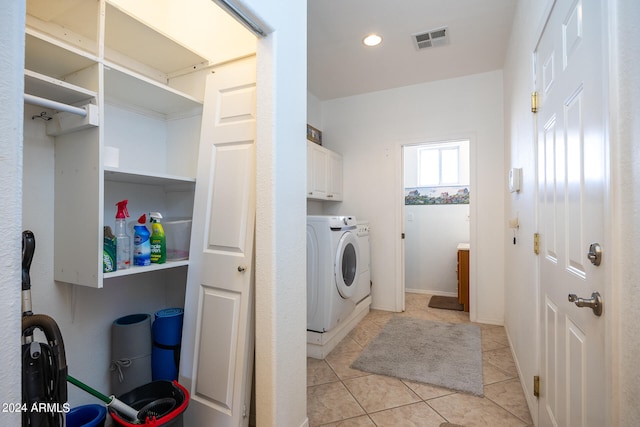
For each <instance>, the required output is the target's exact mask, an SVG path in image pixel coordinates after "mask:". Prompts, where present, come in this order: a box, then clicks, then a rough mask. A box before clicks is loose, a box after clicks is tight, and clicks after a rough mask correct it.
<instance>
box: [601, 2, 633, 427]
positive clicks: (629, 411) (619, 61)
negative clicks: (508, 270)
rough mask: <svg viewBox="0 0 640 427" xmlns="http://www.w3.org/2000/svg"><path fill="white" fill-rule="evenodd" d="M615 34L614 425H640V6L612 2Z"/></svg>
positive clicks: (613, 30) (612, 123) (612, 159)
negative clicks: (639, 47)
mask: <svg viewBox="0 0 640 427" xmlns="http://www.w3.org/2000/svg"><path fill="white" fill-rule="evenodd" d="M608 6H609V10H608V12H609V14H610V21H609V26H610V29H611V33H610V34H611V37H612V40H611V44H610V49H611V60H610V61H609V63H610V64H611V68H610V73H611V86H610V90H611V100H610V104H611V109H612V111H611V114H610V119H611V126H612V131H611V163H612V165H611V173H612V177H613V224H614V230H613V232H614V247H613V248H612V256H611V259H612V262H613V266H614V268H613V271H614V274H613V277H612V283H613V292H612V296H611V301H610V306H609V312H610V313H611V318H612V322H611V326H612V329H613V330H614V334H613V337H612V340H611V341H610V342H609V343H607V345H608V347H610V348H612V355H611V365H612V366H611V369H612V375H613V385H612V387H611V393H610V394H611V395H612V396H613V398H614V402H613V405H612V407H611V415H612V424H611V425H619V426H625V427H627V426H628V427H631V426H637V425H640V406H639V405H638V395H640V367H639V366H638V354H640V328H638V319H640V307H639V306H638V304H637V301H638V300H640V287H639V286H638V284H639V283H640V269H638V262H637V260H638V259H640V247H639V245H638V240H640V197H638V185H640V169H639V168H638V165H640V104H639V103H638V99H640V51H639V50H638V39H639V38H640V26H638V21H640V3H638V2H636V1H633V0H613V1H610V2H608Z"/></svg>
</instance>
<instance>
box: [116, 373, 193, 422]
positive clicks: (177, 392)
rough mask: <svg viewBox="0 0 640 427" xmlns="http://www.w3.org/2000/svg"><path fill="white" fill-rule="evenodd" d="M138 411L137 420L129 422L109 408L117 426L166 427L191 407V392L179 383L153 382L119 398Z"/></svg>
mask: <svg viewBox="0 0 640 427" xmlns="http://www.w3.org/2000/svg"><path fill="white" fill-rule="evenodd" d="M118 400H120V401H121V402H123V403H125V404H126V405H129V406H131V407H132V408H134V409H135V410H137V411H138V419H137V420H128V418H127V417H125V416H124V415H122V414H121V413H119V412H118V410H117V409H115V408H112V407H109V414H110V415H111V418H113V421H114V422H115V425H116V426H124V427H129V426H140V425H144V426H165V425H169V423H171V422H172V421H174V420H175V419H176V418H177V417H178V416H180V415H181V414H182V413H183V412H184V411H185V409H187V406H188V405H189V392H187V390H186V389H185V388H184V387H183V386H182V385H180V384H179V383H178V382H177V381H173V382H171V381H153V382H150V383H148V384H145V385H143V386H140V387H138V388H136V389H134V390H131V391H130V392H128V393H125V394H123V395H122V396H120V397H118Z"/></svg>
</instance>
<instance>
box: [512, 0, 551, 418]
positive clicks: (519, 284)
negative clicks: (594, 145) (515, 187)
mask: <svg viewBox="0 0 640 427" xmlns="http://www.w3.org/2000/svg"><path fill="white" fill-rule="evenodd" d="M545 3H547V2H530V1H520V2H518V9H517V11H516V15H515V21H514V24H513V27H512V28H514V31H513V32H512V34H511V40H510V43H509V48H508V53H507V58H506V62H505V69H504V80H505V82H504V83H505V123H506V129H505V133H506V140H507V154H506V161H505V174H506V173H507V170H508V169H509V168H511V167H518V168H522V190H521V191H520V193H507V194H509V195H508V196H507V200H506V204H505V216H506V217H507V218H510V217H513V216H515V215H517V216H518V219H519V223H520V229H519V231H518V240H517V242H518V243H517V244H516V245H513V243H512V242H511V241H505V248H504V254H505V300H506V301H508V302H509V303H508V304H507V305H506V306H505V326H506V328H507V332H508V334H509V339H510V341H511V345H512V348H513V351H514V354H515V356H516V358H515V359H516V363H517V365H518V367H519V370H520V374H521V383H522V386H523V388H524V391H525V396H526V397H527V399H528V402H529V408H530V409H531V415H532V416H533V418H534V420H537V416H538V413H537V401H536V400H535V398H534V397H533V390H532V386H533V382H532V380H531V379H532V378H533V376H534V375H538V374H539V372H538V357H539V349H538V345H537V344H538V341H537V340H538V338H537V336H538V321H537V318H538V307H539V305H538V299H539V298H538V292H537V271H538V270H537V261H536V256H535V255H534V254H533V251H532V248H533V234H534V233H535V232H536V231H537V224H536V214H535V212H536V205H535V201H536V200H535V194H536V190H535V188H536V169H535V168H536V166H535V158H536V152H535V145H534V135H533V119H532V115H531V110H530V104H529V102H528V100H529V98H530V94H531V91H532V90H533V75H532V70H533V65H532V59H531V55H532V52H533V49H534V46H535V42H536V40H535V37H536V34H537V31H538V27H539V26H540V25H541V19H542V15H543V12H544V10H545V6H546V5H545ZM523 319H526V321H523Z"/></svg>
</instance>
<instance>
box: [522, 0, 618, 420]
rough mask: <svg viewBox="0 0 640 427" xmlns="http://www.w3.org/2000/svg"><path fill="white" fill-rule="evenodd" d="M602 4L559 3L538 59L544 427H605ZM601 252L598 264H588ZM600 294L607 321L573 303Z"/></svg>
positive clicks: (541, 405) (567, 0)
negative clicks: (595, 246) (597, 248)
mask: <svg viewBox="0 0 640 427" xmlns="http://www.w3.org/2000/svg"><path fill="white" fill-rule="evenodd" d="M604 12H605V10H604V8H603V5H602V3H601V1H600V0H557V1H556V3H555V5H554V7H553V9H552V11H551V14H550V16H549V20H548V22H547V24H546V27H545V29H544V31H543V33H542V36H541V39H540V41H539V43H538V46H537V48H536V52H535V61H536V69H535V70H536V91H537V92H538V97H539V112H538V114H537V118H536V123H537V132H538V159H537V162H538V196H539V198H538V212H539V227H540V230H539V231H540V237H541V241H540V243H541V247H540V257H541V258H540V308H541V313H540V321H541V323H540V324H541V337H540V340H541V341H540V349H541V370H540V402H539V424H540V425H541V426H562V427H569V426H594V427H595V426H604V425H607V422H606V421H605V420H606V401H607V400H606V399H607V394H606V384H607V374H606V372H607V370H606V367H605V359H604V354H605V349H604V344H605V317H606V310H607V304H606V301H607V296H608V289H609V288H608V286H609V284H608V283H606V278H607V277H608V276H607V274H605V273H606V271H607V268H608V267H607V246H606V245H607V243H608V241H609V238H608V236H609V235H610V229H611V227H610V225H609V224H608V223H607V218H608V214H607V209H608V204H607V197H608V194H609V192H608V187H607V186H608V185H609V180H608V169H607V167H606V161H607V150H608V148H607V147H608V146H607V143H606V137H607V132H606V131H605V126H606V120H605V118H606V117H605V114H606V111H607V110H606V97H605V88H606V83H605V80H604V78H603V75H604V71H603V70H605V63H604V57H605V56H604V53H603V52H604V47H605V42H604V36H606V34H605V31H603V22H604V20H603V13H604ZM594 242H597V243H600V244H601V245H602V247H603V258H602V264H601V265H600V266H596V265H594V264H592V263H591V261H590V259H589V258H588V256H587V252H588V250H589V246H590V244H591V243H594ZM593 291H598V292H599V293H600V294H601V295H602V298H603V301H604V304H603V307H604V314H603V315H602V316H597V315H595V314H594V312H593V310H592V309H591V308H588V307H584V308H579V307H577V306H576V305H575V304H574V303H573V302H570V301H569V300H568V295H569V294H576V295H577V297H581V298H591V295H592V292H593Z"/></svg>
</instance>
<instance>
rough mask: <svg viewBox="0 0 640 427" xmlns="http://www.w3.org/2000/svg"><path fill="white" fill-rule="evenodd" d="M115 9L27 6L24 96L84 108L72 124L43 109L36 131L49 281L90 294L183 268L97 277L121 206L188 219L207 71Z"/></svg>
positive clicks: (95, 4)
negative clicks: (45, 174)
mask: <svg viewBox="0 0 640 427" xmlns="http://www.w3.org/2000/svg"><path fill="white" fill-rule="evenodd" d="M119 3H121V2H117V1H113V0H98V1H87V2H77V1H76V2H60V3H57V2H54V3H52V2H43V1H35V0H30V1H28V3H27V17H26V24H27V26H26V29H25V33H26V37H25V94H27V95H31V96H34V97H36V98H38V99H47V100H51V101H55V102H59V103H64V104H67V105H70V106H72V107H73V106H77V107H80V108H83V109H86V110H91V111H88V114H87V116H88V118H85V119H77V118H75V116H73V114H72V113H65V112H57V113H55V111H56V110H58V109H57V108H55V107H51V110H52V111H54V113H52V115H53V120H50V122H49V123H48V124H47V133H48V135H50V136H53V137H55V187H54V188H55V208H54V210H55V212H54V232H55V243H54V250H55V253H54V278H55V280H57V281H62V282H67V283H72V284H77V285H84V286H90V287H96V288H101V287H103V285H104V283H105V281H106V280H107V279H109V278H112V277H118V276H123V275H130V274H137V273H142V272H146V271H152V270H157V269H166V268H173V267H181V266H185V265H187V264H188V261H178V262H174V263H171V262H168V263H166V264H161V265H157V264H155V265H152V266H150V267H131V268H130V269H127V270H122V271H117V272H113V273H103V271H102V251H103V227H104V226H106V225H110V226H112V227H113V225H114V218H115V214H116V206H115V203H116V202H117V201H119V200H123V199H128V200H129V205H128V210H129V212H130V213H131V218H130V220H131V221H135V219H136V218H137V216H139V215H141V214H142V213H147V214H148V213H149V212H150V211H159V212H162V214H163V216H165V217H191V216H192V212H193V199H194V190H195V176H196V168H197V155H198V145H199V141H200V127H201V121H202V104H203V101H202V98H203V87H204V78H205V77H204V73H202V72H200V70H201V69H202V67H203V66H208V64H209V61H208V60H207V59H206V58H204V57H203V56H201V55H200V54H198V53H195V52H193V51H192V50H191V49H190V48H188V47H186V46H184V45H182V44H180V43H179V42H177V41H176V40H175V39H174V38H173V37H169V36H167V35H166V34H164V33H162V32H161V31H159V30H157V29H156V28H155V27H152V26H150V25H147V24H146V23H145V22H143V21H142V20H140V19H138V18H137V17H136V16H133V15H132V14H130V13H129V12H128V11H127V10H124V9H123V8H122V7H120V6H119V5H118V4H119ZM178 87H179V88H180V89H178ZM25 99H27V96H25ZM27 102H29V101H27ZM37 102H41V101H37ZM71 119H73V120H71ZM105 147H113V148H115V149H117V151H118V152H119V164H118V165H117V166H112V165H105V163H104V159H105ZM132 240H133V236H132Z"/></svg>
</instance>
